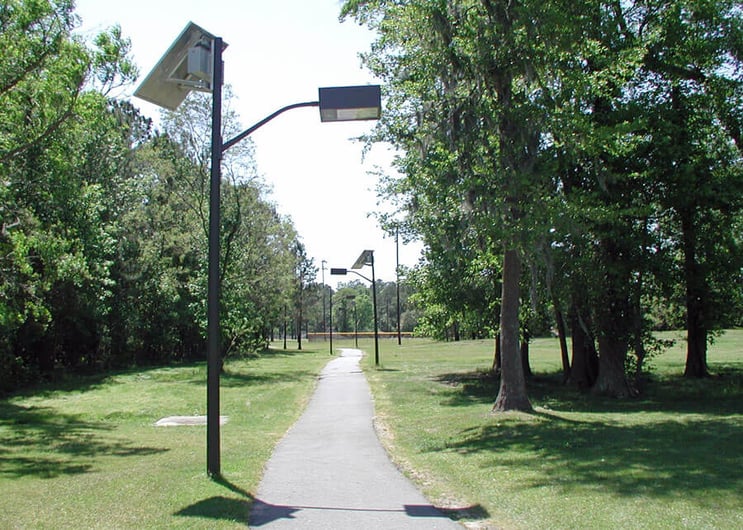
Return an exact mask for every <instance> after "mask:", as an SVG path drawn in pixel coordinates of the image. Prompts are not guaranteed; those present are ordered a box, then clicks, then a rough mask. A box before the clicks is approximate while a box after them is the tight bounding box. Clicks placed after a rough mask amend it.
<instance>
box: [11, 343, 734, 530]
mask: <svg viewBox="0 0 743 530" xmlns="http://www.w3.org/2000/svg"><path fill="white" fill-rule="evenodd" d="M334 346H335V347H336V348H340V347H352V346H353V341H334ZM360 346H361V348H362V349H364V350H365V351H367V352H373V351H374V350H373V344H372V342H371V341H370V340H363V341H362V342H361V344H360ZM291 347H292V345H290V348H291ZM492 348H493V344H492V342H491V341H466V342H461V343H434V342H431V341H426V340H404V341H403V345H402V347H400V346H398V345H397V342H396V341H395V340H393V339H385V340H384V341H382V342H381V343H380V360H381V366H380V368H379V369H376V368H375V367H374V366H373V353H372V354H371V355H367V356H366V358H365V359H364V361H363V365H364V367H365V369H366V372H367V375H368V377H369V380H370V383H371V385H372V389H373V392H374V396H375V404H376V413H377V418H378V424H379V425H380V427H381V428H382V429H381V430H382V431H383V432H384V433H386V434H385V435H384V439H385V441H386V443H387V445H388V446H389V447H390V449H391V451H392V453H393V456H394V458H395V459H396V460H397V462H398V463H399V464H400V465H401V467H403V468H404V469H406V470H407V472H408V473H409V474H410V475H411V476H412V477H413V479H414V480H415V481H417V482H418V483H419V484H420V485H421V487H422V489H424V490H425V492H426V493H427V494H428V495H429V497H430V498H431V499H432V500H434V501H435V502H436V503H437V504H439V505H441V506H443V507H445V508H449V509H451V510H452V515H453V516H454V517H457V518H460V519H463V520H465V521H467V522H468V524H474V525H479V527H481V528H486V527H492V528H506V529H511V528H528V529H540V528H552V529H560V528H612V529H613V528H695V529H696V528H741V527H743V501H742V500H741V495H740V492H741V491H743V471H741V470H742V469H743V456H742V455H741V440H742V439H743V437H742V436H741V435H742V434H743V415H742V414H741V412H742V411H741V408H742V406H741V397H743V351H742V350H743V331H736V332H730V333H728V334H726V335H724V336H723V337H721V338H719V339H718V340H717V342H716V343H715V345H714V346H713V347H712V349H711V350H710V353H709V361H710V368H711V370H712V371H713V372H714V373H715V374H717V375H716V376H715V377H713V378H711V379H708V380H703V381H687V380H684V379H683V378H681V377H680V373H681V372H682V371H683V364H684V352H683V344H681V343H679V344H678V345H677V346H676V347H675V348H673V349H672V350H671V351H669V352H668V353H666V354H664V355H661V356H659V357H657V358H656V359H654V361H653V363H652V364H653V366H654V372H653V377H652V380H651V381H650V383H649V384H648V385H647V388H646V392H645V394H644V395H643V396H642V397H641V398H639V399H632V400H624V401H614V400H607V399H599V398H594V397H591V396H588V395H583V394H580V393H578V392H577V391H575V390H573V389H571V388H565V387H563V386H561V385H560V384H559V379H560V378H559V369H560V361H559V355H558V349H557V341H555V340H547V339H541V340H537V341H535V342H534V344H533V347H532V367H533V369H534V371H535V373H536V377H535V379H534V380H533V381H532V382H531V383H530V386H529V394H530V397H531V399H532V403H533V404H534V405H535V407H536V412H535V413H534V414H531V415H525V414H505V415H492V414H491V413H490V409H491V406H492V403H493V401H494V400H495V395H496V393H497V390H498V386H497V381H496V380H494V379H492V378H491V377H489V376H488V375H487V373H486V371H487V369H488V368H489V366H490V364H491V355H492ZM329 359H330V357H329V355H328V343H327V342H317V343H309V344H307V345H306V346H305V349H304V351H302V352H297V351H296V350H290V351H288V352H283V351H274V352H273V353H271V354H268V355H265V356H262V357H260V358H257V359H250V360H240V361H235V362H230V363H228V364H227V365H226V373H225V374H224V375H223V377H222V392H221V405H222V406H221V411H222V413H223V414H226V415H228V416H229V417H230V421H229V423H227V424H226V425H225V426H224V427H222V471H223V475H224V479H223V480H221V481H212V480H209V479H208V478H207V477H206V470H205V467H206V464H205V439H206V433H205V428H204V427H169V428H156V427H154V426H153V424H154V422H155V421H156V420H158V419H159V418H161V417H164V416H168V415H191V414H204V413H205V395H206V390H205V387H204V381H205V367H204V365H203V364H196V365H188V366H179V367H171V368H155V369H149V370H139V371H132V372H126V373H120V374H116V375H111V376H108V377H104V378H87V379H81V380H75V381H70V382H69V383H67V384H65V385H62V386H57V387H48V388H41V389H36V390H35V391H34V392H29V393H27V394H25V395H18V396H14V397H12V398H10V399H6V400H0V491H2V492H3V494H2V495H1V496H0V528H2V529H5V528H13V529H14V528H55V529H57V528H237V527H244V526H245V522H246V521H247V514H248V510H249V508H250V504H251V502H252V500H253V495H254V494H255V491H256V488H257V485H258V482H259V480H260V476H261V473H262V469H263V466H264V464H265V461H266V460H267V459H268V457H269V456H270V454H271V451H272V449H273V447H274V445H275V443H276V442H277V441H278V439H279V438H280V437H281V436H282V435H283V434H284V432H285V431H286V429H287V428H288V427H289V426H290V425H291V424H292V423H293V422H294V421H295V420H296V418H297V417H298V416H299V414H300V413H301V412H302V410H303V408H304V404H305V403H306V401H307V399H308V398H309V396H310V394H311V391H312V389H313V388H314V385H315V381H316V375H317V374H318V373H319V370H320V369H321V368H322V366H324V364H325V363H326V362H327V361H328V360H329ZM464 508H466V510H464ZM460 509H462V510H460Z"/></svg>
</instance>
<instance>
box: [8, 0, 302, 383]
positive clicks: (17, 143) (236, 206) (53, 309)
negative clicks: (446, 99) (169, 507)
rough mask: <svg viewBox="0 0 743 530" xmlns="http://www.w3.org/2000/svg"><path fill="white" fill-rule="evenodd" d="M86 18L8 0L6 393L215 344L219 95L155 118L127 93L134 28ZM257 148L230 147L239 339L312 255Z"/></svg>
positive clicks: (225, 326)
mask: <svg viewBox="0 0 743 530" xmlns="http://www.w3.org/2000/svg"><path fill="white" fill-rule="evenodd" d="M78 22H79V21H78V19H77V17H76V15H75V12H74V3H73V2H72V1H71V0H34V1H28V0H9V1H5V2H2V4H1V5H0V108H2V112H1V113H0V160H1V161H2V164H0V393H4V392H8V391H11V390H14V389H17V388H19V387H22V386H24V385H28V384H31V383H34V382H36V381H39V380H41V379H45V378H50V377H54V376H55V375H57V374H59V373H65V372H68V371H81V370H82V371H88V372H90V371H102V370H109V369H113V368H119V367H129V366H133V365H141V364H153V363H168V362H174V361H181V360H187V359H195V358H199V359H201V358H203V357H204V351H205V328H206V307H205V304H206V302H205V300H206V283H207V282H206V274H207V268H206V267H207V259H206V252H207V233H208V189H209V187H208V181H209V178H208V175H209V173H208V172H209V167H208V164H209V159H208V157H209V151H208V145H209V131H210V129H209V128H210V123H211V122H210V116H209V113H210V105H209V101H208V99H209V96H208V95H204V94H197V95H195V96H194V97H191V98H189V99H188V100H187V101H186V102H185V103H184V104H183V105H182V106H181V107H180V108H179V109H178V111H177V112H172V113H170V112H168V113H164V114H163V115H162V117H161V124H160V125H159V127H158V129H156V128H155V127H154V126H153V124H152V121H151V120H150V119H148V118H147V117H145V116H143V115H142V114H141V113H140V111H139V110H138V109H137V108H135V107H134V106H133V105H132V104H130V103H128V102H127V101H124V100H122V99H121V98H117V97H116V94H117V93H119V92H120V91H121V87H124V86H127V85H130V84H131V83H132V82H133V81H134V80H135V79H136V77H137V71H136V68H135V66H134V65H133V63H132V62H131V60H130V58H129V55H128V54H129V49H130V42H129V41H128V40H127V39H126V38H125V37H124V36H123V34H122V31H121V28H119V27H113V28H110V29H109V30H106V31H104V32H102V33H101V34H100V35H98V36H96V37H95V38H94V39H93V41H92V42H86V41H84V40H83V39H82V38H81V37H79V36H76V35H75V34H74V30H75V28H76V26H77V24H78ZM225 99H226V101H227V104H226V109H225V111H224V128H225V130H224V135H225V136H231V135H232V134H234V133H235V132H239V127H238V126H239V124H238V117H237V116H236V115H235V114H234V112H232V111H231V110H230V108H229V100H230V97H229V90H228V91H227V94H226V98H225ZM252 149H253V147H252V144H251V143H250V142H242V143H241V144H240V145H239V146H236V147H235V148H234V149H232V150H230V153H229V154H228V155H227V156H226V157H225V160H224V162H223V163H224V168H223V169H224V170H223V175H224V178H223V182H222V197H223V200H222V211H223V213H222V227H221V238H222V256H221V265H222V269H221V272H220V284H221V292H222V316H221V321H222V345H223V354H224V355H230V354H232V353H235V352H250V351H255V350H257V349H260V348H261V347H263V346H265V344H266V341H267V337H268V331H269V330H270V329H271V328H272V327H273V326H275V325H276V323H277V322H280V320H281V318H282V315H283V309H284V307H286V306H287V305H292V304H293V300H294V297H295V293H296V292H297V290H298V286H297V281H296V277H297V271H298V267H299V266H300V265H299V264H300V263H303V262H304V261H306V256H304V255H303V251H302V246H301V242H300V240H299V237H298V235H297V232H296V230H295V229H294V226H293V225H292V223H291V220H290V219H288V218H286V217H285V216H282V215H280V214H278V213H277V211H276V208H275V207H274V205H273V204H271V203H270V202H269V201H268V200H267V194H266V187H265V185H264V183H263V182H262V180H261V179H260V178H258V176H257V171H256V168H255V165H254V163H253V153H252ZM248 212H250V214H249V215H248ZM303 260H304V261H303ZM225 308H228V310H226V309H225Z"/></svg>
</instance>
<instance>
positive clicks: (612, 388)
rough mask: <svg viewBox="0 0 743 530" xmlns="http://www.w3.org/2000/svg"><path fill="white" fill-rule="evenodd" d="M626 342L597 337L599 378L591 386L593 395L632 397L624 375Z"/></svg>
mask: <svg viewBox="0 0 743 530" xmlns="http://www.w3.org/2000/svg"><path fill="white" fill-rule="evenodd" d="M626 357H627V342H626V341H624V340H621V339H620V340H617V339H615V338H612V337H608V336H606V334H602V335H600V336H599V376H598V378H597V379H596V384H594V385H593V389H592V392H593V393H594V394H598V395H602V396H609V397H615V398H626V397H629V396H631V395H632V392H631V391H630V387H629V385H628V384H627V377H626V376H625V373H624V361H625V358H626Z"/></svg>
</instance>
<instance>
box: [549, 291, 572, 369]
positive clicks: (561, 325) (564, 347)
mask: <svg viewBox="0 0 743 530" xmlns="http://www.w3.org/2000/svg"><path fill="white" fill-rule="evenodd" d="M552 305H554V307H555V323H556V324H557V338H558V339H559V340H560V357H561V359H562V382H563V383H567V382H568V381H569V380H570V358H569V357H568V340H567V337H566V336H565V319H564V318H563V316H562V311H560V305H559V304H558V301H557V298H553V299H552Z"/></svg>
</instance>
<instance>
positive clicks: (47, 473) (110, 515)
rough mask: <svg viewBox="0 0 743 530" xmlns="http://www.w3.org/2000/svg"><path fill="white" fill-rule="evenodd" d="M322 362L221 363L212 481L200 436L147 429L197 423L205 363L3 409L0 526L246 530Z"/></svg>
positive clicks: (86, 383)
mask: <svg viewBox="0 0 743 530" xmlns="http://www.w3.org/2000/svg"><path fill="white" fill-rule="evenodd" d="M290 347H291V345H290ZM295 347H296V346H295ZM328 359H329V355H328V352H327V350H322V351H320V350H317V349H312V348H305V350H304V351H302V352H297V351H289V352H286V353H285V352H280V351H277V352H274V353H273V354H268V355H265V356H262V357H260V358H257V359H251V360H240V361H234V362H229V363H227V364H226V373H225V374H224V375H223V376H222V380H221V413H222V414H225V415H228V416H229V422H228V423H227V424H226V425H224V426H223V427H222V444H221V447H222V473H223V475H224V480H222V481H219V482H214V481H211V480H209V479H208V478H207V476H206V448H205V442H206V428H205V427H203V426H179V427H155V426H154V423H155V422H156V421H157V420H158V419H160V418H162V417H164V416H170V415H203V414H205V409H206V389H205V380H206V373H205V366H204V364H203V363H202V364H198V365H187V366H178V367H168V368H154V369H149V370H138V371H132V372H127V373H121V374H116V375H113V376H109V377H104V378H97V379H83V380H78V381H75V382H70V383H69V384H68V385H67V386H66V387H64V388H48V389H42V390H37V391H36V392H34V393H33V394H28V395H20V396H16V397H13V398H11V399H8V400H2V401H0V491H2V492H3V493H2V495H0V528H2V529H13V528H29V529H30V528H34V529H36V528H50V529H51V528H53V529H60V528H75V529H78V528H106V529H112V528H210V529H211V528H238V527H242V528H244V527H245V524H246V521H247V514H248V508H249V506H250V502H251V500H252V496H251V492H254V491H255V489H256V486H257V484H258V481H259V480H260V476H261V473H262V470H263V465H264V463H265V461H266V460H267V459H268V457H269V456H270V454H271V451H272V449H273V446H274V445H275V443H276V442H277V441H278V439H279V438H280V437H281V436H282V435H283V434H284V432H285V431H286V429H287V428H288V427H289V426H290V425H291V424H292V423H293V422H294V421H295V419H296V418H297V417H298V416H299V414H300V413H301V412H302V410H303V408H304V404H305V403H306V400H307V399H308V397H309V395H310V394H311V392H312V390H313V388H314V385H315V381H316V376H317V374H318V373H319V371H320V369H321V368H322V367H323V366H324V365H325V363H326V362H327V361H328Z"/></svg>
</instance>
